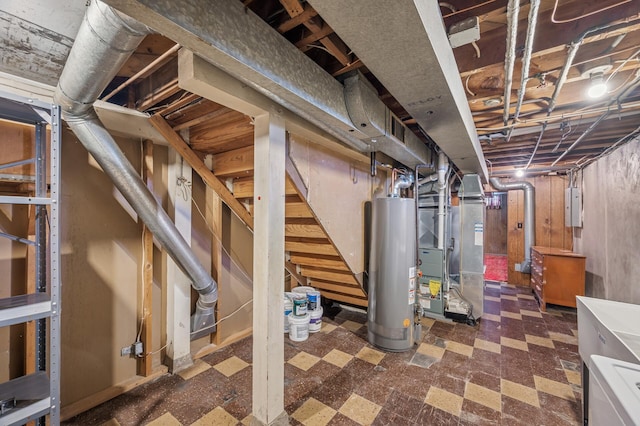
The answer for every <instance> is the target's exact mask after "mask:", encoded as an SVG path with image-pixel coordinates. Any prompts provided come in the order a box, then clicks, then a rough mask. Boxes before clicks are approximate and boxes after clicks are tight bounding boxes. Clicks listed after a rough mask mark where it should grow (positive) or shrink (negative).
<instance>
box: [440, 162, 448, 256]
mask: <svg viewBox="0 0 640 426" xmlns="http://www.w3.org/2000/svg"><path fill="white" fill-rule="evenodd" d="M447 170H449V159H448V158H447V156H446V155H445V153H444V152H442V151H441V152H440V154H439V156H438V248H439V249H440V250H444V225H445V216H446V212H445V202H446V199H445V195H446V191H447V183H448V182H447Z"/></svg>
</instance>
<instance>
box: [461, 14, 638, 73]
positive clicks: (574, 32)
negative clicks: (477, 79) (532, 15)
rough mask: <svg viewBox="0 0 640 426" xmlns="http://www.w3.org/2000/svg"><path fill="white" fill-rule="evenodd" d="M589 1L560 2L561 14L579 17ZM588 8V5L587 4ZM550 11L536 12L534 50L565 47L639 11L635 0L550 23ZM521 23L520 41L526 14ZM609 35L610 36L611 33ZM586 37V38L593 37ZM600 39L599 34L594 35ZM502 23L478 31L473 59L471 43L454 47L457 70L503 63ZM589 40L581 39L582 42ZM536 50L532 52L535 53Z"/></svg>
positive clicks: (504, 45) (523, 34)
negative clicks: (572, 19) (592, 30)
mask: <svg viewBox="0 0 640 426" xmlns="http://www.w3.org/2000/svg"><path fill="white" fill-rule="evenodd" d="M586 3H590V2H582V1H573V2H571V3H568V4H565V5H563V8H564V10H563V14H566V15H567V16H569V15H571V16H579V15H581V14H582V13H583V11H584V8H585V4H586ZM587 7H588V6H587ZM551 12H552V11H551V10H546V11H543V12H540V13H539V16H538V27H537V29H536V34H537V36H536V40H535V43H534V49H535V52H538V53H537V54H540V53H539V52H544V54H548V53H551V51H558V50H564V49H565V46H566V45H567V44H569V43H571V42H572V41H574V40H575V39H576V37H577V36H578V35H579V34H582V33H583V32H584V31H586V30H588V29H590V28H593V27H596V26H600V25H605V24H608V23H610V22H614V21H619V20H627V19H628V18H630V17H633V18H638V14H639V13H640V10H639V8H638V4H637V2H630V3H628V4H625V5H622V6H619V7H615V8H613V9H610V10H608V11H607V13H599V14H595V15H591V16H587V17H584V18H582V19H580V20H578V21H575V22H572V23H570V24H554V23H553V22H551ZM521 18H524V19H521V22H520V23H519V25H518V40H524V38H525V34H526V31H527V25H526V15H525V16H524V17H523V16H521ZM611 36H613V35H611ZM594 37H596V36H593V37H590V39H594ZM597 37H600V38H602V36H597ZM505 38H506V26H505V27H504V28H499V29H496V30H493V31H490V32H485V33H481V35H480V40H478V41H477V42H476V43H477V44H478V46H479V47H480V50H481V52H482V54H481V57H480V58H476V55H475V51H474V48H473V46H471V45H465V46H461V47H459V48H456V49H454V55H455V57H456V62H457V64H458V69H459V71H460V73H466V72H469V71H472V70H478V69H483V68H486V67H488V66H491V65H496V64H500V63H503V62H504V57H505V50H506V43H505ZM588 41H589V40H586V39H585V42H588ZM535 54H536V53H534V55H535Z"/></svg>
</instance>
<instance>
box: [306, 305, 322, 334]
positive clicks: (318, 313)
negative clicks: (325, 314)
mask: <svg viewBox="0 0 640 426" xmlns="http://www.w3.org/2000/svg"><path fill="white" fill-rule="evenodd" d="M321 328H322V306H320V309H316V310H315V311H311V312H309V333H317V332H318V331H320V329H321Z"/></svg>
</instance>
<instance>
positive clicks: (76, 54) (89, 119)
mask: <svg viewBox="0 0 640 426" xmlns="http://www.w3.org/2000/svg"><path fill="white" fill-rule="evenodd" d="M149 33H150V30H149V29H148V28H147V27H146V26H144V25H142V24H140V23H138V22H136V21H135V20H133V19H131V18H129V17H127V16H124V15H121V14H120V13H118V12H116V11H114V10H113V9H111V8H110V7H109V6H107V5H105V4H104V3H102V2H100V1H97V0H94V1H92V2H91V4H90V5H89V7H88V8H87V12H86V15H85V18H84V20H83V22H82V25H81V27H80V30H79V31H78V35H77V37H76V40H75V43H74V44H73V47H72V49H71V52H70V53H69V58H68V60H67V63H66V65H65V67H64V70H63V71H62V75H61V76H60V81H59V82H58V87H57V88H56V93H55V95H54V102H55V103H57V104H60V105H61V107H62V117H63V118H64V120H65V121H66V122H67V124H68V125H69V127H70V128H71V130H72V131H73V132H74V133H75V134H76V136H77V137H78V139H79V140H80V142H81V143H82V144H83V145H84V147H85V148H86V149H87V151H89V153H90V154H91V155H92V156H93V158H94V159H95V160H96V161H97V162H98V164H100V167H102V169H103V170H104V172H105V173H106V174H107V175H108V176H109V177H110V178H111V180H112V181H113V183H114V185H115V186H116V188H118V190H119V191H120V192H121V193H122V195H123V196H124V197H125V199H126V200H127V201H128V202H129V204H131V206H132V207H133V209H134V210H135V211H136V213H137V214H138V215H139V216H140V218H141V219H142V221H143V222H144V223H145V224H146V225H147V227H148V228H149V230H150V231H151V232H152V233H153V235H154V236H155V237H156V238H157V239H158V241H160V243H161V244H162V246H163V247H164V249H165V250H166V251H167V253H168V254H169V255H170V256H171V257H172V258H173V259H174V260H175V262H176V263H177V264H178V266H179V267H180V268H181V269H182V270H183V271H184V273H185V274H186V275H187V276H188V277H189V278H190V279H191V281H192V286H193V288H194V289H195V290H196V291H198V293H199V294H200V298H199V299H198V302H197V304H196V313H195V314H194V316H193V317H192V320H191V322H192V324H191V328H192V331H196V330H202V329H203V328H208V327H213V325H214V308H215V304H216V301H217V300H218V289H217V284H216V282H215V280H213V278H211V276H210V275H209V274H208V273H207V271H206V270H205V269H204V267H203V266H202V265H201V264H200V262H199V261H198V260H197V259H196V257H195V255H194V254H193V253H192V251H191V248H190V247H189V245H188V244H187V243H186V242H185V240H184V239H183V238H182V236H181V235H180V232H179V231H178V229H177V228H176V227H175V225H174V224H173V221H172V220H171V219H170V218H169V216H168V215H167V213H166V212H165V211H164V210H163V208H162V206H161V205H160V204H159V203H158V202H157V201H156V199H155V197H154V196H153V194H152V193H151V192H150V191H149V189H148V188H147V187H146V185H145V184H144V182H143V181H142V179H141V178H140V176H139V175H138V173H137V172H136V170H135V169H134V168H133V166H132V165H131V163H130V162H129V161H128V160H127V158H126V157H125V156H124V154H123V153H122V151H121V150H120V148H119V147H118V145H117V144H116V142H115V141H114V140H113V138H112V137H111V135H109V133H108V131H107V130H106V129H105V128H104V126H103V125H102V123H101V122H100V120H99V119H98V116H97V115H96V112H95V110H94V108H93V102H94V101H95V100H96V99H97V98H98V96H99V95H100V93H101V92H102V91H103V90H104V88H105V87H106V86H107V84H108V83H109V82H110V81H111V80H112V79H113V77H114V76H115V75H116V73H117V72H118V70H119V69H120V68H121V67H122V65H123V64H124V62H125V61H126V60H127V59H128V58H129V56H130V55H131V53H132V52H133V51H134V50H135V49H136V47H137V46H138V45H139V44H140V42H141V41H142V39H143V38H144V37H145V36H146V35H147V34H149Z"/></svg>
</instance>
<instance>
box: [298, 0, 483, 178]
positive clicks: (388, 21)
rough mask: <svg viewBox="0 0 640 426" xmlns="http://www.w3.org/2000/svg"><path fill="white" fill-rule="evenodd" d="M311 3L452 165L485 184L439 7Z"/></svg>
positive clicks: (377, 1)
mask: <svg viewBox="0 0 640 426" xmlns="http://www.w3.org/2000/svg"><path fill="white" fill-rule="evenodd" d="M309 3H310V4H311V5H312V6H313V8H314V9H316V10H317V11H318V13H319V14H320V16H322V19H324V20H325V21H326V22H327V23H328V24H329V25H330V26H331V28H332V29H333V30H334V31H335V32H336V34H337V35H338V36H340V38H341V39H342V40H344V42H345V43H346V44H347V46H349V48H350V49H352V50H353V52H354V53H355V54H356V55H357V56H358V58H360V60H361V61H362V62H363V63H364V64H366V65H367V68H368V69H369V70H370V71H371V72H372V73H373V75H375V77H376V78H377V79H378V80H379V81H380V82H381V83H382V84H383V85H384V87H386V88H387V89H388V90H389V92H390V93H391V94H392V95H393V97H394V98H395V99H396V100H397V101H398V102H400V104H401V105H402V106H403V107H404V108H405V109H406V110H407V112H408V113H409V114H410V115H411V116H412V117H413V118H415V120H416V122H417V123H418V124H419V125H420V127H421V128H422V129H424V131H426V132H427V133H428V135H429V137H430V138H431V139H433V140H434V141H435V143H436V144H437V145H438V146H439V147H440V148H441V149H442V151H444V152H445V154H447V157H449V160H450V161H451V163H453V164H455V165H456V166H457V168H458V169H459V170H461V171H462V172H463V173H478V174H479V175H480V176H481V178H482V179H483V180H485V181H486V179H487V177H488V172H487V166H486V164H485V161H484V155H483V153H482V148H481V146H480V142H479V140H478V136H477V132H476V128H475V124H474V122H473V117H472V116H471V111H470V109H469V104H468V101H467V97H466V95H465V91H464V88H463V86H462V81H461V80H460V74H459V72H458V67H457V65H456V61H455V58H454V56H453V51H452V50H451V45H450V44H449V40H448V38H447V33H446V31H445V28H444V24H443V21H442V16H441V14H440V6H439V5H438V2H432V1H423V0H413V1H411V0H407V1H387V0H368V1H357V2H349V6H348V7H345V3H344V1H341V0H309ZM389 34H393V37H389ZM425 163H429V162H425Z"/></svg>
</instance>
